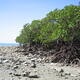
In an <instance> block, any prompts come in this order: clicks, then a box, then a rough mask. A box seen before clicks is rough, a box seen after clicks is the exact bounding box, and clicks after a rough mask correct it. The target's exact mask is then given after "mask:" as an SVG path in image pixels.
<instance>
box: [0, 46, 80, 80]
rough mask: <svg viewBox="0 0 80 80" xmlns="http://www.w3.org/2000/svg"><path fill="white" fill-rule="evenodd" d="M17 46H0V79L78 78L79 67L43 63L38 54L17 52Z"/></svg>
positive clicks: (72, 79)
mask: <svg viewBox="0 0 80 80" xmlns="http://www.w3.org/2000/svg"><path fill="white" fill-rule="evenodd" d="M18 49H19V48H18V47H17V46H0V80H80V67H78V66H77V65H71V66H65V65H62V64H60V63H45V62H43V61H42V59H41V58H40V57H39V56H38V55H32V54H30V53H29V54H28V55H26V56H25V55H24V54H23V52H22V51H21V52H17V50H18Z"/></svg>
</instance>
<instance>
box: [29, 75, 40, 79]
mask: <svg viewBox="0 0 80 80" xmlns="http://www.w3.org/2000/svg"><path fill="white" fill-rule="evenodd" d="M29 78H39V76H38V75H30V76H29Z"/></svg>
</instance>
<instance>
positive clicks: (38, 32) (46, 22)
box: [16, 5, 80, 45]
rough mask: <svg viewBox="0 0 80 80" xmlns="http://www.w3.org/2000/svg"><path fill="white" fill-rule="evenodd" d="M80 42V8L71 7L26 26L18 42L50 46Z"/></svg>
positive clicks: (50, 13) (55, 11) (52, 12)
mask: <svg viewBox="0 0 80 80" xmlns="http://www.w3.org/2000/svg"><path fill="white" fill-rule="evenodd" d="M58 40H62V41H64V42H73V41H75V40H80V6H76V5H69V6H65V7H64V8H63V9H55V10H54V11H51V12H49V13H48V14H47V15H46V17H44V18H43V19H41V20H33V21H32V23H31V24H29V23H28V24H25V25H24V26H23V29H22V30H21V33H20V35H19V36H18V37H17V38H16V42H18V43H20V44H23V45H25V44H42V45H45V44H49V43H51V42H54V41H58Z"/></svg>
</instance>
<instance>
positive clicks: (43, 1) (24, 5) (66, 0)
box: [0, 0, 79, 43]
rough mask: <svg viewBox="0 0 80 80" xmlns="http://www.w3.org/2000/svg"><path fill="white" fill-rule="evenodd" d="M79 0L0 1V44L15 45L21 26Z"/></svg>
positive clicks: (76, 3) (75, 3)
mask: <svg viewBox="0 0 80 80" xmlns="http://www.w3.org/2000/svg"><path fill="white" fill-rule="evenodd" d="M78 2H79V0H0V43H15V38H16V36H18V35H19V33H20V30H21V29H22V28H23V25H24V24H26V23H30V22H31V21H32V20H36V19H41V18H43V17H45V15H46V14H47V13H48V12H50V11H52V10H54V9H55V8H59V9H62V8H63V7H64V6H66V5H70V4H74V5H78Z"/></svg>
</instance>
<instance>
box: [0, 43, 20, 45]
mask: <svg viewBox="0 0 80 80" xmlns="http://www.w3.org/2000/svg"><path fill="white" fill-rule="evenodd" d="M17 45H19V44H18V43H0V46H17Z"/></svg>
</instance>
